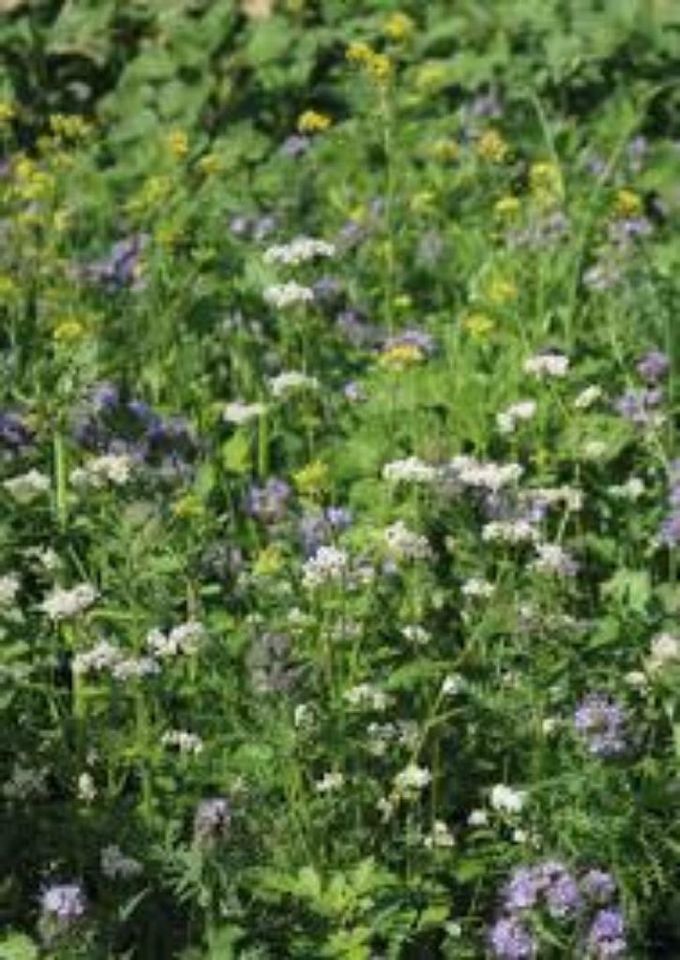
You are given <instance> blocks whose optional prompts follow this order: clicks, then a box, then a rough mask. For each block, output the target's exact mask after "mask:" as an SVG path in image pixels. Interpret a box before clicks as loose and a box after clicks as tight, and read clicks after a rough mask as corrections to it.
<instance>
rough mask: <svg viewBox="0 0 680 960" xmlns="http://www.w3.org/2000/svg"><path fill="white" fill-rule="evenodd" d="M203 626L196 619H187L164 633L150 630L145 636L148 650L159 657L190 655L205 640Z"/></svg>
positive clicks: (195, 651) (196, 650)
mask: <svg viewBox="0 0 680 960" xmlns="http://www.w3.org/2000/svg"><path fill="white" fill-rule="evenodd" d="M205 636H206V633H205V627H204V626H203V624H202V623H199V622H198V620H189V621H187V623H182V624H180V625H179V626H178V627H173V628H172V630H171V631H170V632H169V633H167V634H165V633H163V631H162V630H158V629H153V630H150V631H149V633H148V634H147V636H146V646H147V648H148V650H149V651H150V652H151V653H152V654H153V655H154V656H156V657H160V659H166V658H169V657H178V656H192V655H193V654H195V653H197V652H198V649H199V647H200V646H201V644H202V643H203V641H204V640H205Z"/></svg>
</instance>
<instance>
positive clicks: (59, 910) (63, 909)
mask: <svg viewBox="0 0 680 960" xmlns="http://www.w3.org/2000/svg"><path fill="white" fill-rule="evenodd" d="M40 910H41V913H42V916H43V918H44V919H46V920H48V921H52V922H56V923H57V924H59V926H64V927H66V926H70V925H71V924H74V923H76V922H77V921H78V920H80V918H81V917H82V916H83V915H84V914H85V910H86V901H85V894H84V893H83V888H82V887H81V886H80V884H79V883H57V884H54V885H53V886H51V887H47V889H45V890H44V891H43V892H42V894H41V897H40Z"/></svg>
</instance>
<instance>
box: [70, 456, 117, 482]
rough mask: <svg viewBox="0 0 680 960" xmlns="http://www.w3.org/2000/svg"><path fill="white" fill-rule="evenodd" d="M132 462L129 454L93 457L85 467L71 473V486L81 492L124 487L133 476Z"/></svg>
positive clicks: (77, 468)
mask: <svg viewBox="0 0 680 960" xmlns="http://www.w3.org/2000/svg"><path fill="white" fill-rule="evenodd" d="M132 466H133V465H132V460H131V458H130V457H129V456H127V454H124V453H122V454H114V453H106V454H104V455H103V456H101V457H93V458H92V459H91V460H89V461H88V462H87V463H86V464H85V466H83V467H76V469H75V470H72V471H71V476H70V480H71V484H72V485H73V486H74V487H76V488H78V489H81V490H87V489H93V490H101V489H103V488H104V487H106V486H109V485H112V486H114V487H122V486H124V485H125V484H126V483H127V482H128V481H129V479H130V476H131V474H132Z"/></svg>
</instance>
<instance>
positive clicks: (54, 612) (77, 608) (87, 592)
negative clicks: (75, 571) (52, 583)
mask: <svg viewBox="0 0 680 960" xmlns="http://www.w3.org/2000/svg"><path fill="white" fill-rule="evenodd" d="M97 596H98V594H97V591H96V590H95V588H94V587H93V586H92V584H91V583H79V584H78V585H77V586H75V587H72V588H71V589H70V590H63V589H62V588H61V587H57V588H56V589H55V590H53V591H52V593H50V594H49V595H48V596H47V597H45V599H44V600H43V602H42V603H41V604H40V606H39V609H40V610H42V611H43V613H46V614H47V616H48V617H49V618H50V620H66V619H68V618H69V617H75V616H77V615H78V614H79V613H84V612H85V610H87V609H89V608H90V607H91V606H92V604H93V603H94V602H95V600H96V599H97Z"/></svg>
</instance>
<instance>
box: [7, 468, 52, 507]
mask: <svg viewBox="0 0 680 960" xmlns="http://www.w3.org/2000/svg"><path fill="white" fill-rule="evenodd" d="M50 485H51V481H50V478H49V477H48V476H47V474H45V473H41V472H40V471H39V470H29V471H28V473H22V474H20V475H19V476H18V477H11V478H10V479H9V480H5V482H4V483H3V487H4V488H5V490H7V492H8V493H9V494H10V495H11V496H12V497H14V499H15V500H16V501H17V502H18V503H30V502H31V501H32V500H35V499H36V498H37V497H40V496H42V495H43V494H44V493H47V491H48V490H49V489H50Z"/></svg>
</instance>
